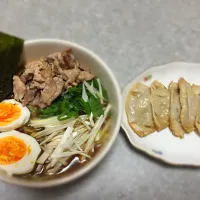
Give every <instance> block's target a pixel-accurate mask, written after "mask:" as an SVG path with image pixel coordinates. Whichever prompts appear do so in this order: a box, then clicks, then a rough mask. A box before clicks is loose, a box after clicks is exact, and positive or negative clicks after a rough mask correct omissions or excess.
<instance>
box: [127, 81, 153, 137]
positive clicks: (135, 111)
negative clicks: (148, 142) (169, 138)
mask: <svg viewBox="0 0 200 200" xmlns="http://www.w3.org/2000/svg"><path fill="white" fill-rule="evenodd" d="M126 114H127V118H128V123H129V125H130V126H131V128H132V129H133V130H134V131H135V133H137V134H138V135H139V136H140V137H144V136H146V135H148V134H150V133H152V132H154V131H155V125H154V121H153V116H152V108H151V102H150V88H149V87H147V86H145V85H143V84H141V83H136V84H135V85H134V86H133V87H132V89H131V91H130V93H129V94H128V97H127V99H126Z"/></svg>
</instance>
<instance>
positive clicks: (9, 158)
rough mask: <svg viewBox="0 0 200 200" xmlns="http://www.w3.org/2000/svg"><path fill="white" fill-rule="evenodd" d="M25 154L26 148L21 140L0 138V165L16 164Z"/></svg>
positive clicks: (11, 137) (12, 137)
mask: <svg viewBox="0 0 200 200" xmlns="http://www.w3.org/2000/svg"><path fill="white" fill-rule="evenodd" d="M26 152H27V146H26V144H25V143H24V141H23V140H21V139H19V138H17V137H14V136H7V137H3V138H0V165H9V164H13V163H16V162H17V161H18V160H20V159H21V158H23V157H24V156H25V154H26Z"/></svg>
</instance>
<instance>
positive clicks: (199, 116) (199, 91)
mask: <svg viewBox="0 0 200 200" xmlns="http://www.w3.org/2000/svg"><path fill="white" fill-rule="evenodd" d="M192 90H193V92H194V93H195V94H196V96H197V102H198V109H197V113H196V120H195V126H196V128H197V129H198V131H199V133H200V85H195V84H193V85H192Z"/></svg>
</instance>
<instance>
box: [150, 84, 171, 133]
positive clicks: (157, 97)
mask: <svg viewBox="0 0 200 200" xmlns="http://www.w3.org/2000/svg"><path fill="white" fill-rule="evenodd" d="M169 103H170V93H169V91H168V89H167V88H166V87H165V86H164V85H163V84H162V83H160V82H158V81H154V82H153V83H152V85H151V104H152V111H153V119H154V123H155V125H156V129H157V131H161V130H163V129H164V128H166V127H168V126H169Z"/></svg>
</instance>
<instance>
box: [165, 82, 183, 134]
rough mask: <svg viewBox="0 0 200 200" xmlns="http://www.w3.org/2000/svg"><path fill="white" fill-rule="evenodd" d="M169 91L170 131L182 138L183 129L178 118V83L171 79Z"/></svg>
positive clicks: (179, 105) (179, 109) (179, 106)
mask: <svg viewBox="0 0 200 200" xmlns="http://www.w3.org/2000/svg"><path fill="white" fill-rule="evenodd" d="M169 91H170V111H169V113H170V114H169V122H170V124H169V126H170V129H171V131H172V133H173V134H174V135H175V136H177V137H180V138H183V137H184V133H185V131H184V129H183V127H182V125H181V120H180V114H181V104H180V94H179V87H178V83H175V82H173V81H172V82H171V83H170V85H169Z"/></svg>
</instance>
